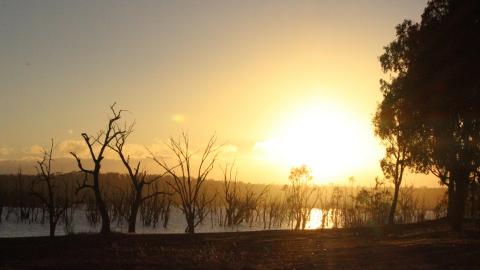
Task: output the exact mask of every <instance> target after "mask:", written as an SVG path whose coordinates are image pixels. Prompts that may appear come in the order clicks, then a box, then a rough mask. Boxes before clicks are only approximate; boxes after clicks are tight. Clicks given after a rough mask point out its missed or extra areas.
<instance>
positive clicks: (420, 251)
mask: <svg viewBox="0 0 480 270" xmlns="http://www.w3.org/2000/svg"><path fill="white" fill-rule="evenodd" d="M470 227H471V228H470V229H469V228H467V229H466V230H465V231H464V232H462V233H453V232H451V231H450V230H449V229H448V226H447V225H446V224H444V223H440V222H427V223H422V224H412V225H397V226H394V227H368V228H361V229H338V230H316V231H260V232H241V233H208V234H195V235H185V234H176V235H165V234H164V235H161V234H156V235H126V234H111V235H109V236H99V235H93V234H80V235H71V236H63V237H57V238H55V239H49V238H47V237H30V238H11V239H0V269H90V270H94V269H480V233H479V231H478V230H477V229H474V227H475V226H473V225H472V226H470Z"/></svg>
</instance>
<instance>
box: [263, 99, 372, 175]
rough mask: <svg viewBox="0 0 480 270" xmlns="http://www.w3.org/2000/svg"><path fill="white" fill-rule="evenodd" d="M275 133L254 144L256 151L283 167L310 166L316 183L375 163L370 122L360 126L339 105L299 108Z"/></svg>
mask: <svg viewBox="0 0 480 270" xmlns="http://www.w3.org/2000/svg"><path fill="white" fill-rule="evenodd" d="M276 134H278V135H277V136H276V137H275V138H272V139H269V140H266V141H263V142H259V143H257V144H256V145H255V149H259V150H261V151H262V152H263V155H264V157H265V158H266V159H268V160H270V161H273V162H275V163H277V164H278V165H280V166H282V167H285V166H288V167H292V166H298V165H301V164H306V165H308V166H310V167H311V168H312V172H313V176H314V179H316V182H317V183H326V182H331V181H333V180H338V178H340V177H346V176H348V175H349V174H350V173H352V172H353V171H355V170H357V169H360V168H362V167H364V166H365V164H366V163H367V162H370V161H371V160H372V159H373V160H377V158H376V155H375V152H374V151H372V145H373V149H375V148H376V147H375V145H376V142H375V140H374V138H373V135H372V132H371V126H370V125H369V123H366V124H365V123H362V121H360V120H359V119H357V118H356V117H355V115H354V114H353V113H350V112H348V111H347V110H343V109H342V108H341V107H340V106H336V105H331V104H317V105H314V106H309V107H307V108H304V109H301V110H299V111H298V112H296V113H293V114H292V116H291V117H289V119H287V120H286V121H284V123H283V124H282V125H281V126H280V128H278V131H277V132H276Z"/></svg>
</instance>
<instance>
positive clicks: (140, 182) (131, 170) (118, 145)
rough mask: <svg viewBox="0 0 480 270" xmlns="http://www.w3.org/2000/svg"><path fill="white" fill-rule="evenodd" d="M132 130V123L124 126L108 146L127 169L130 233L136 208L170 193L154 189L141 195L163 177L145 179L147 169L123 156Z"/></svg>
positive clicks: (134, 220)
mask: <svg viewBox="0 0 480 270" xmlns="http://www.w3.org/2000/svg"><path fill="white" fill-rule="evenodd" d="M132 132H133V124H132V125H131V126H130V127H128V128H126V129H125V132H124V133H121V134H118V136H117V137H115V143H114V145H113V146H110V148H111V149H112V150H113V151H115V152H116V153H117V154H118V156H119V157H120V160H121V161H122V163H123V165H124V166H125V168H126V169H127V172H128V176H129V177H130V187H131V189H132V192H133V193H132V198H131V200H130V212H129V214H128V232H130V233H133V232H135V226H136V223H137V214H138V209H139V208H140V205H141V204H142V203H143V202H144V201H146V200H148V199H151V198H154V197H156V196H159V195H170V193H168V192H164V191H155V192H153V193H151V194H148V195H147V196H144V195H143V188H144V187H145V186H148V185H151V184H153V183H155V182H157V181H159V180H160V179H161V178H162V177H163V175H158V176H155V177H150V179H147V178H148V175H147V171H146V170H141V169H140V161H138V162H137V163H136V164H132V162H131V160H130V156H128V155H127V156H125V151H124V146H125V142H126V140H127V138H128V136H129V135H130V134H131V133H132Z"/></svg>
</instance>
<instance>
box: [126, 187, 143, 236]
mask: <svg viewBox="0 0 480 270" xmlns="http://www.w3.org/2000/svg"><path fill="white" fill-rule="evenodd" d="M139 195H140V193H139V192H137V195H136V196H135V201H134V202H133V204H132V208H131V209H130V217H129V218H128V232H129V233H134V232H135V225H136V224H137V213H138V208H139V207H140V202H141V197H140V196H139Z"/></svg>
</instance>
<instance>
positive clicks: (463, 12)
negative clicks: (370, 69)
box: [380, 0, 480, 229]
mask: <svg viewBox="0 0 480 270" xmlns="http://www.w3.org/2000/svg"><path fill="white" fill-rule="evenodd" d="M478 33H480V3H479V2H478V1H472V0H458V1H454V0H432V1H430V2H428V4H427V7H426V8H425V11H424V13H423V14H422V21H421V23H415V24H414V23H412V22H411V21H404V22H403V23H402V24H400V25H399V26H397V35H396V39H395V40H394V41H393V42H391V43H390V44H389V45H388V46H386V47H385V53H384V54H383V55H382V56H381V57H380V62H381V64H382V68H383V70H384V72H387V73H390V76H391V80H390V81H389V82H385V81H382V84H383V85H382V87H383V88H384V89H385V90H386V91H385V92H384V100H385V99H391V100H392V102H391V104H394V105H395V107H396V108H398V114H397V116H398V119H399V121H400V122H401V123H402V126H401V129H402V130H403V131H406V132H412V133H414V134H415V136H413V138H418V139H419V140H420V143H413V144H410V146H409V148H410V150H411V153H412V160H413V161H414V165H415V167H416V168H417V169H419V170H423V171H427V170H430V171H431V170H437V171H439V170H441V171H442V172H443V173H442V177H443V178H444V181H443V182H446V181H447V179H448V181H449V182H450V181H451V185H449V188H453V189H454V190H453V196H452V198H453V204H452V207H451V209H449V210H450V212H451V213H449V216H450V219H451V222H452V226H453V228H455V229H461V226H462V219H463V216H464V211H465V201H466V197H467V189H468V185H469V181H470V179H471V177H472V174H473V172H475V171H476V166H478V165H477V162H476V161H477V160H478V159H479V156H480V144H479V142H480V107H479V106H478V104H479V103H480V76H479V74H478V68H477V66H478V63H479V62H480V54H479V53H478V48H479V47H480V35H478ZM385 86H386V87H385ZM451 192H452V191H451Z"/></svg>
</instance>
